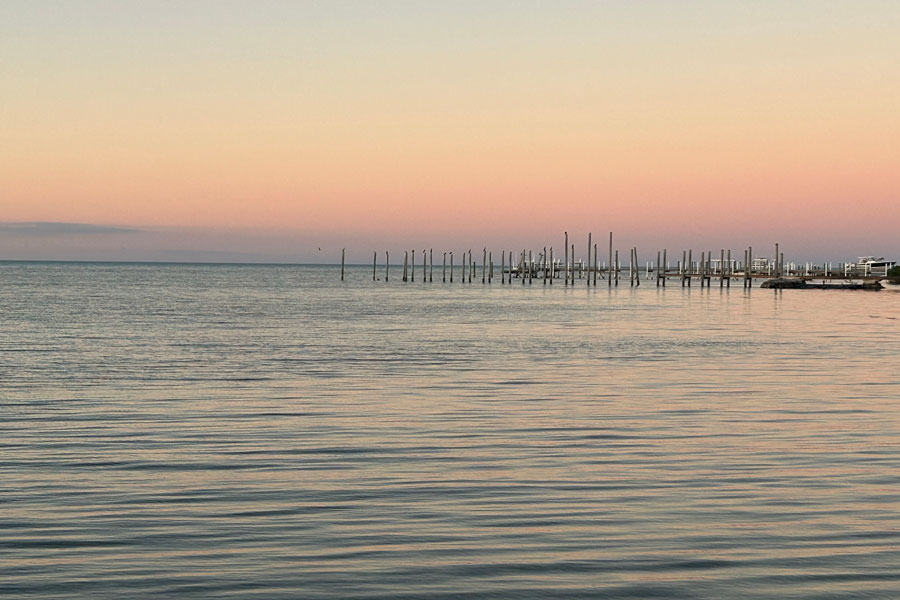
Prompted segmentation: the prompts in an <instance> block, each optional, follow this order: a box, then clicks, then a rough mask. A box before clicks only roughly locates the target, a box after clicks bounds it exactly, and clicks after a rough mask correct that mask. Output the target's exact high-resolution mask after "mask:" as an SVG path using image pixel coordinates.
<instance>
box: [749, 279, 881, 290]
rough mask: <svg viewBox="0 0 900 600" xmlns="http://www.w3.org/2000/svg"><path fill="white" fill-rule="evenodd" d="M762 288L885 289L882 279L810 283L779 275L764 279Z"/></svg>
mask: <svg viewBox="0 0 900 600" xmlns="http://www.w3.org/2000/svg"><path fill="white" fill-rule="evenodd" d="M759 287H761V288H768V289H772V290H883V289H884V286H883V285H881V282H880V281H864V282H862V283H809V282H808V281H806V280H805V279H789V278H787V277H777V278H775V279H769V280H768V281H764V282H763V283H762V285H760V286H759Z"/></svg>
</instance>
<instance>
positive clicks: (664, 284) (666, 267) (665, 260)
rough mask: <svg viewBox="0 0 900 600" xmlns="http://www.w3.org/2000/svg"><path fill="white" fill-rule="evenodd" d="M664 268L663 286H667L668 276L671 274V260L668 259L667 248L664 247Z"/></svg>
mask: <svg viewBox="0 0 900 600" xmlns="http://www.w3.org/2000/svg"><path fill="white" fill-rule="evenodd" d="M662 269H663V278H662V286H663V287H666V277H667V276H668V274H669V262H668V260H667V259H666V249H665V248H663V255H662Z"/></svg>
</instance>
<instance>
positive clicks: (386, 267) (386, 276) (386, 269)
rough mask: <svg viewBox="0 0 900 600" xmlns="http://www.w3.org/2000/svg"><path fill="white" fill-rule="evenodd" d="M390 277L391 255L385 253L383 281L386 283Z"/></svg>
mask: <svg viewBox="0 0 900 600" xmlns="http://www.w3.org/2000/svg"><path fill="white" fill-rule="evenodd" d="M390 275H391V253H390V252H388V251H385V253H384V280H385V281H388V279H389V278H390Z"/></svg>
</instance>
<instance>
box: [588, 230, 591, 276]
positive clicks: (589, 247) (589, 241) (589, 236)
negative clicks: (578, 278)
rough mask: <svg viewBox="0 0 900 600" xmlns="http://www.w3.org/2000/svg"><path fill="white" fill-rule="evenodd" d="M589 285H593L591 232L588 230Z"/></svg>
mask: <svg viewBox="0 0 900 600" xmlns="http://www.w3.org/2000/svg"><path fill="white" fill-rule="evenodd" d="M587 285H588V287H591V232H588V245H587Z"/></svg>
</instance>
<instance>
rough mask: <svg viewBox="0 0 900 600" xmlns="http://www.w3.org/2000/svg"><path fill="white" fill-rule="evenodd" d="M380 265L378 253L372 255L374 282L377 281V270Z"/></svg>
mask: <svg viewBox="0 0 900 600" xmlns="http://www.w3.org/2000/svg"><path fill="white" fill-rule="evenodd" d="M377 265H378V251H377V250H376V251H375V252H373V253H372V281H375V269H376V267H377Z"/></svg>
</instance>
